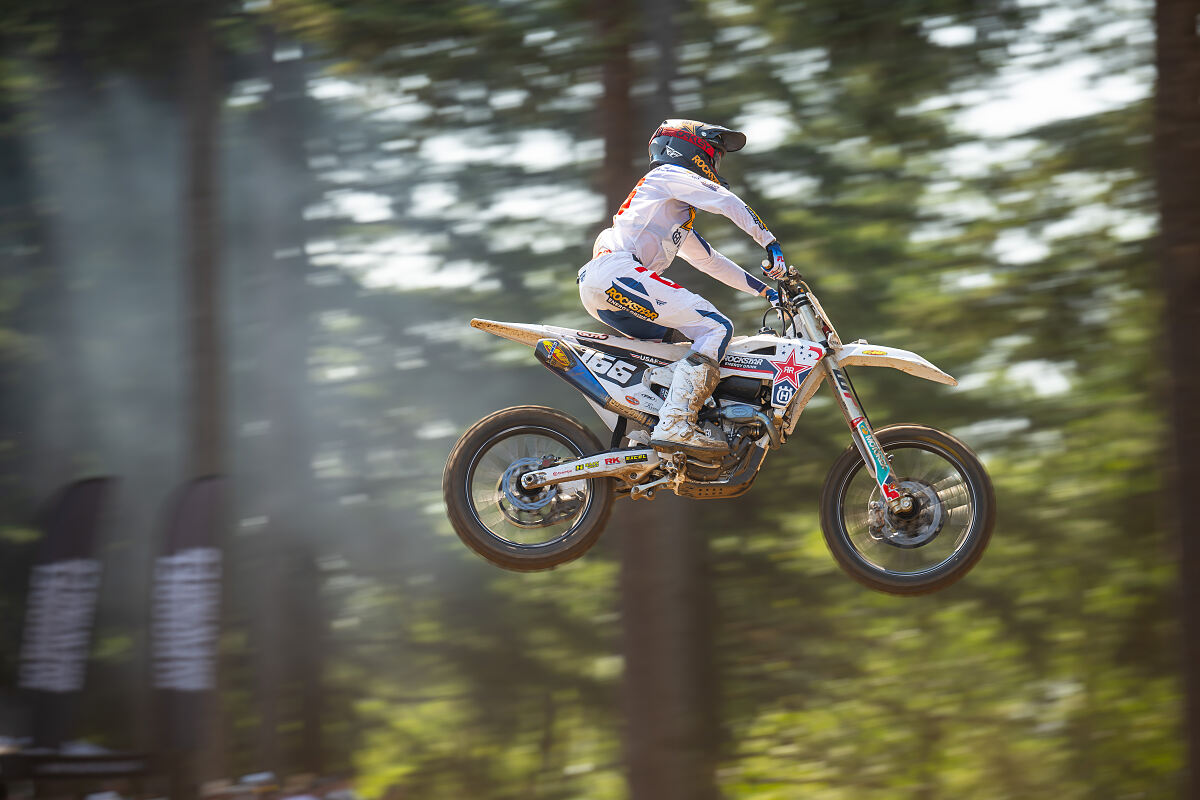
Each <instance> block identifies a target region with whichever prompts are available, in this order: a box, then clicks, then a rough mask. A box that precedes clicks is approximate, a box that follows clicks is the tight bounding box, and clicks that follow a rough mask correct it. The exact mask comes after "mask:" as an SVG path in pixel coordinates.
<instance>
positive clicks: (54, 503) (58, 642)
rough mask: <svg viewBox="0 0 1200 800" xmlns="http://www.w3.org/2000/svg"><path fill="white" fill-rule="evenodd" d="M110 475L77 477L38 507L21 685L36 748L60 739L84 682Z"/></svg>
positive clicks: (51, 745) (50, 746)
mask: <svg viewBox="0 0 1200 800" xmlns="http://www.w3.org/2000/svg"><path fill="white" fill-rule="evenodd" d="M113 484H114V481H113V479H112V478H102V477H101V478H88V479H86V480H81V481H76V482H75V483H72V484H70V485H68V486H66V487H65V488H63V489H62V490H60V491H59V492H58V493H57V494H55V495H54V496H53V497H52V498H51V499H50V500H49V501H48V502H47V503H46V505H45V506H44V507H43V508H42V510H41V513H40V514H39V516H38V519H37V521H36V527H37V528H38V529H40V530H41V532H42V537H43V538H42V541H41V543H40V545H39V546H38V550H37V554H36V555H35V557H34V563H33V568H32V570H31V571H30V575H29V594H28V599H27V602H26V605H25V627H24V629H23V631H22V635H21V652H20V657H19V675H18V684H19V685H20V686H21V688H23V689H25V690H26V691H28V692H29V694H30V696H31V698H32V704H33V744H34V747H38V748H46V749H55V748H57V747H58V746H59V745H61V744H62V742H63V740H64V739H65V738H66V736H67V733H68V728H69V727H70V725H71V721H72V718H73V716H74V713H73V712H74V706H75V705H76V703H77V702H78V699H79V692H80V690H81V689H82V688H83V681H84V675H85V673H86V671H87V661H88V649H89V647H90V646H91V641H92V628H93V624H94V622H95V616H96V598H97V596H98V594H99V591H100V571H101V570H100V561H99V559H97V558H96V557H95V555H94V554H95V551H96V535H97V531H98V530H99V528H100V521H101V514H102V513H103V510H104V506H105V503H106V502H107V500H108V496H109V494H110V490H111V488H112V486H113Z"/></svg>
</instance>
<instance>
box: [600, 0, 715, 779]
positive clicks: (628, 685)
mask: <svg viewBox="0 0 1200 800" xmlns="http://www.w3.org/2000/svg"><path fill="white" fill-rule="evenodd" d="M673 6H674V3H673V1H672V0H663V2H657V3H654V4H652V5H651V6H650V7H649V8H647V9H646V11H647V14H648V16H647V17H645V18H644V19H646V21H647V22H648V23H649V25H648V26H649V28H650V36H649V37H648V38H650V39H652V40H653V41H654V42H655V43H656V44H657V46H658V51H659V68H658V69H657V70H656V74H657V76H658V91H657V92H656V98H655V99H656V104H655V107H654V108H650V109H641V110H640V113H639V109H636V108H635V107H634V103H633V100H632V97H631V88H632V83H633V64H632V61H631V60H630V57H629V42H630V36H631V33H632V30H631V28H630V27H628V26H630V24H631V20H632V21H636V20H637V19H638V16H637V13H636V12H637V11H638V9H637V8H635V7H634V6H633V4H631V3H628V2H626V1H625V0H621V1H620V2H604V3H599V4H597V20H598V22H599V24H600V31H601V36H602V41H603V42H604V43H605V48H606V50H605V55H606V58H605V63H604V99H603V103H602V106H601V110H602V114H603V122H602V126H603V131H604V136H605V139H604V141H605V158H604V196H605V200H606V202H607V204H608V209H609V211H615V210H616V208H617V207H618V206H619V205H620V203H621V202H622V201H623V200H624V199H625V197H626V195H627V194H628V193H629V190H630V189H632V188H633V184H634V183H635V182H636V179H637V177H638V176H639V175H640V174H641V172H642V170H641V169H639V168H638V163H637V159H638V157H639V155H640V153H639V152H638V149H637V147H638V145H637V143H638V142H640V141H643V138H642V137H643V136H647V137H648V135H649V132H650V131H649V130H645V128H646V127H647V125H648V124H653V123H654V122H657V121H658V120H660V119H662V118H664V117H666V116H669V115H670V105H669V104H670V92H669V83H670V79H671V76H672V75H673V74H674V38H675V36H674V31H673V27H672V8H673ZM648 118H653V122H652V123H645V122H642V120H645V119H648ZM694 513H695V510H694V509H693V507H692V503H691V502H690V501H686V500H680V499H679V498H676V497H674V496H671V495H666V496H660V497H659V499H657V500H655V501H654V502H653V504H650V503H638V504H637V505H634V506H628V507H625V508H621V509H619V511H618V513H617V515H615V517H614V520H613V522H612V523H611V526H612V527H613V528H614V529H615V530H617V531H619V532H620V535H621V555H620V558H621V587H620V591H621V600H620V606H621V608H620V610H621V618H622V631H623V634H622V650H623V652H624V656H625V674H624V679H623V689H622V695H623V696H622V707H623V709H624V712H625V731H624V751H625V761H626V765H627V781H628V784H629V790H630V797H631V798H632V800H676V799H678V800H685V799H686V800H710V799H711V798H716V797H717V796H718V792H717V788H716V782H715V764H716V756H715V751H716V735H715V732H716V730H717V719H716V707H717V703H716V691H715V681H714V671H713V647H712V624H711V620H712V611H713V606H714V603H713V602H712V596H711V589H710V581H709V575H708V547H707V542H706V541H705V539H704V537H703V535H702V534H700V533H699V532H698V531H696V530H694V529H693V525H692V515H693V514H694Z"/></svg>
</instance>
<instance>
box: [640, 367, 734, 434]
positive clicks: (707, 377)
mask: <svg viewBox="0 0 1200 800" xmlns="http://www.w3.org/2000/svg"><path fill="white" fill-rule="evenodd" d="M719 377H720V370H718V368H717V362H715V361H713V360H712V359H711V358H709V357H708V356H703V355H700V354H699V353H691V354H690V355H688V357H687V358H685V359H683V360H682V361H678V362H676V364H675V375H674V377H673V378H672V379H671V388H670V389H669V390H668V391H667V401H666V402H665V403H663V407H662V408H661V409H660V410H659V412H658V424H657V425H655V426H654V430H653V431H652V432H651V434H650V446H651V447H655V448H659V449H662V450H669V451H674V450H681V451H683V452H684V453H685V454H687V455H690V456H696V457H698V458H705V457H713V456H717V457H720V456H723V455H725V454H726V453H728V452H729V444H728V443H727V442H726V441H725V440H724V439H723V438H722V439H716V438H713V437H712V436H709V435H708V434H707V433H706V432H705V431H704V429H703V428H701V427H700V426H699V425H698V424H697V422H696V414H697V413H699V411H700V408H701V406H703V405H704V401H705V400H707V399H708V396H709V395H710V394H712V391H713V389H715V388H717V380H718V379H719Z"/></svg>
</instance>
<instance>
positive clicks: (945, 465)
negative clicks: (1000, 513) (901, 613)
mask: <svg viewBox="0 0 1200 800" xmlns="http://www.w3.org/2000/svg"><path fill="white" fill-rule="evenodd" d="M875 438H876V439H878V440H879V444H880V446H881V447H883V450H884V452H885V453H886V454H887V457H888V461H889V462H890V463H891V466H892V472H893V474H894V475H895V477H896V482H897V485H898V487H899V488H900V490H901V491H904V492H907V493H908V494H909V495H910V496H912V498H913V499H914V501H915V508H914V509H913V511H912V512H911V513H908V514H906V515H904V516H900V515H896V514H893V513H892V511H891V510H890V509H889V508H888V506H887V502H886V501H885V500H884V498H883V497H882V496H881V494H880V491H879V487H878V486H877V485H876V484H875V481H874V479H873V477H872V475H871V472H870V471H869V470H865V469H864V468H863V467H864V464H863V459H862V456H861V455H860V454H859V452H858V449H857V448H856V447H855V446H854V445H851V446H850V447H849V448H848V449H847V450H846V451H845V452H843V453H842V454H841V456H839V457H838V459H837V461H835V462H834V464H833V466H832V467H831V468H830V469H829V475H828V476H827V477H826V478H825V485H824V486H823V487H822V489H821V528H822V530H823V531H824V534H825V543H826V544H827V545H828V546H829V550H830V552H831V553H833V557H834V559H835V560H836V561H837V562H838V564H839V565H840V566H841V567H842V569H843V570H845V572H846V573H847V574H848V575H850V577H852V578H854V580H856V581H858V582H859V583H861V584H862V585H864V586H867V587H869V588H871V589H875V590H877V591H880V592H886V593H888V594H897V595H919V594H927V593H929V592H934V591H937V590H939V589H944V588H946V587H947V586H949V585H951V584H952V583H954V582H955V581H957V580H959V579H960V578H962V577H963V576H964V575H966V574H967V573H968V572H969V571H970V570H971V568H972V567H974V566H975V564H976V563H977V562H978V561H979V559H980V558H981V557H982V556H983V551H984V550H985V549H986V548H987V545H988V541H989V540H990V539H991V537H992V528H993V527H994V526H995V523H996V495H995V491H994V490H993V489H992V482H991V479H990V478H988V474H987V472H986V470H984V468H983V464H981V463H980V461H979V457H978V456H976V455H975V454H974V453H973V452H971V450H970V449H969V448H968V447H967V446H966V445H965V444H963V443H962V442H960V441H959V440H958V439H956V438H954V437H953V436H951V435H950V434H948V433H944V432H943V431H939V430H937V429H935V428H929V427H926V426H924V425H892V426H889V427H886V428H881V429H879V430H878V431H876V432H875Z"/></svg>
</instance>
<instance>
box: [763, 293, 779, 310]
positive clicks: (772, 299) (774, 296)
mask: <svg viewBox="0 0 1200 800" xmlns="http://www.w3.org/2000/svg"><path fill="white" fill-rule="evenodd" d="M763 297H765V298H767V302H768V303H770V304H771V308H779V292H777V291H775V290H774V289H767V290H766V291H765V292H763Z"/></svg>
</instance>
